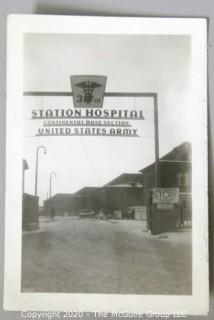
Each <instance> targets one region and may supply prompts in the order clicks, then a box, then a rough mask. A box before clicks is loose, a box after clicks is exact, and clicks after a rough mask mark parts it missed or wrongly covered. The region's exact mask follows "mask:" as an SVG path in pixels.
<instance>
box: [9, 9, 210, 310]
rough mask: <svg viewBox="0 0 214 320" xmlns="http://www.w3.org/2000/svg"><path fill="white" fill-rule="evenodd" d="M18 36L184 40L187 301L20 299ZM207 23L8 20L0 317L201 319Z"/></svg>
mask: <svg viewBox="0 0 214 320" xmlns="http://www.w3.org/2000/svg"><path fill="white" fill-rule="evenodd" d="M24 33H46V34H47V33H55V34H61V33H62V34H66V33H67V34H104V35H105V34H121V35H122V34H142V35H143V34H145V35H164V34H167V35H169V34H170V35H189V36H191V48H192V50H191V63H192V74H191V78H192V102H193V103H194V106H195V112H194V114H193V118H192V121H193V126H194V136H193V140H192V141H193V143H192V203H193V214H192V216H193V227H192V232H193V235H192V253H193V255H192V257H193V258H192V265H193V272H192V284H193V288H192V289H193V291H192V296H174V295H173V296H172V295H170V296H169V295H121V294H72V293H69V294H68V293H22V292H21V245H22V242H21V240H22V224H21V218H22V214H21V212H22V210H21V208H22V197H21V195H22V140H23V134H22V128H23V116H22V112H23V40H24V37H23V35H24ZM206 34H207V21H206V19H199V18H195V19H193V18H190V19H189V18H173V19H172V18H125V17H123V18H122V17H119V18H118V17H88V16H46V15H10V16H9V17H8V46H7V48H8V51H7V112H6V114H7V133H6V202H5V272H4V309H5V310H40V311H41V310H44V311H48V310H49V311H65V310H70V311H72V310H73V311H85V312H95V311H99V312H135V313H140V314H142V313H146V312H148V311H153V312H160V313H174V312H176V311H179V312H185V314H195V315H196V314H197V315H198V314H201V315H202V314H207V312H208V303H209V285H208V164H207V162H208V161H207V54H206V48H207V35H206Z"/></svg>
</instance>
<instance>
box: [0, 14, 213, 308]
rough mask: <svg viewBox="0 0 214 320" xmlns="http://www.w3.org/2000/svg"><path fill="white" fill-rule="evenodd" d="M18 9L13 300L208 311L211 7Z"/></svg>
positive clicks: (12, 45) (11, 304)
mask: <svg viewBox="0 0 214 320" xmlns="http://www.w3.org/2000/svg"><path fill="white" fill-rule="evenodd" d="M20 18H21V19H18V16H11V17H10V20H9V32H8V36H9V60H8V61H9V62H8V68H9V70H8V74H9V77H8V88H9V91H8V92H9V93H10V95H8V106H9V107H8V110H9V111H8V114H7V121H8V136H7V137H8V142H7V148H8V149H7V150H8V151H7V159H8V162H7V172H8V174H7V181H8V189H7V202H6V203H7V206H6V210H7V211H6V212H7V213H8V212H11V210H13V211H14V212H13V215H12V213H8V215H7V216H6V264H5V266H6V275H5V292H6V293H5V306H6V308H14V309H15V310H16V309H18V308H19V307H24V308H25V310H28V309H29V310H30V308H34V310H41V309H42V308H43V304H42V303H41V301H42V300H43V301H45V303H44V307H45V308H46V310H47V309H50V310H53V308H54V310H55V309H56V310H59V308H61V307H62V308H63V309H62V310H65V309H68V308H69V303H70V304H72V305H73V306H74V310H82V311H93V310H96V308H95V307H94V306H95V304H96V301H97V302H98V301H99V305H98V306H97V308H98V311H112V310H113V311H114V310H117V311H121V310H123V308H124V311H133V312H134V311H136V312H144V311H145V309H146V308H147V306H148V304H150V305H151V306H152V309H153V310H154V311H160V312H161V311H164V310H168V309H170V308H173V304H174V305H175V303H176V304H177V305H178V308H180V309H181V310H183V311H184V312H186V314H191V313H194V311H193V306H194V305H195V301H198V299H199V297H200V301H199V302H198V309H199V312H201V313H202V314H203V313H205V312H206V310H207V304H208V276H207V272H208V271H207V270H208V265H207V259H206V255H207V253H206V239H207V176H206V172H207V163H206V160H207V137H206V130H207V127H206V119H207V109H206V108H207V104H206V55H205V48H206V22H205V20H203V19H157V18H156V19H150V18H145V19H143V18H99V17H98V18H95V17H48V18H47V17H46V20H44V16H43V17H41V16H40V17H33V18H32V20H30V19H29V18H28V17H26V16H20ZM184 20H185V21H184ZM14 25H16V26H17V25H18V28H17V29H18V30H16V31H15V30H14ZM19 40H21V41H20V42H19ZM12 50H15V52H16V53H17V55H16V57H15V58H14V60H13V58H12V57H14V52H13V55H12ZM196 66H197V68H196ZM15 73H16V74H17V76H16V77H14V74H15ZM10 74H13V79H12V80H11V78H12V76H10ZM14 130H16V133H15V135H14ZM12 136H13V138H12ZM11 139H13V141H12V140H11ZM12 145H13V146H14V145H15V147H14V148H12ZM15 160H16V161H15ZM15 173H17V175H16V176H14V174H15ZM12 177H13V180H12ZM15 177H16V178H15ZM14 179H15V180H14ZM17 182H18V183H17ZM15 184H16V186H14V185H15ZM11 190H13V191H12V192H13V194H14V196H13V197H12V194H11ZM15 211H16V212H15ZM14 215H16V218H13V216H14ZM11 219H15V220H14V221H13V222H14V223H13V224H11ZM11 236H14V239H15V240H16V241H15V242H14V243H13V245H11V242H10V241H9V240H10V239H9V238H10V237H11ZM14 251H15V254H14ZM12 261H13V262H14V263H12ZM14 265H15V266H14ZM14 269H16V271H15V272H14ZM199 288H201V291H200V292H199ZM14 297H16V301H14V299H13V298H14ZM17 297H18V298H17ZM34 297H36V299H35V298H34ZM57 297H60V299H58V298H57ZM166 298H167V300H166ZM54 299H55V300H54ZM96 299H98V300H96ZM170 299H171V300H170ZM57 300H58V301H57ZM169 301H171V306H170V303H169ZM51 307H52V309H51ZM109 308H110V309H109ZM150 308H151V307H150ZM167 308H168V309H167Z"/></svg>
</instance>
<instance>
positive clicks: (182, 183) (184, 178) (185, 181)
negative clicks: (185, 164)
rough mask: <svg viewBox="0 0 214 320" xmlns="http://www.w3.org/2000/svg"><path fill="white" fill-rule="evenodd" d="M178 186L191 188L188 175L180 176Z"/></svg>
mask: <svg viewBox="0 0 214 320" xmlns="http://www.w3.org/2000/svg"><path fill="white" fill-rule="evenodd" d="M178 186H179V187H184V186H189V175H188V174H178Z"/></svg>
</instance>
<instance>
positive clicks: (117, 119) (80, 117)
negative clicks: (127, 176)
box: [24, 75, 159, 187]
mask: <svg viewBox="0 0 214 320" xmlns="http://www.w3.org/2000/svg"><path fill="white" fill-rule="evenodd" d="M105 86H106V77H105V76H94V75H93V76H89V75H87V76H79V75H77V76H71V87H72V92H41V91H34V92H31V91H26V92H24V96H25V99H24V105H25V108H24V112H25V119H26V121H27V124H26V125H25V137H32V136H37V137H42V136H45V137H50V136H55V137H56V136H76V137H77V136H85V137H86V136H95V137H111V138H113V137H119V138H120V139H121V141H122V138H124V137H125V138H135V139H137V138H138V140H137V141H138V142H136V140H135V143H134V144H135V145H136V150H138V151H139V147H140V146H139V143H140V140H139V138H142V140H141V141H145V140H147V146H149V149H150V151H149V152H150V153H151V149H152V150H153V154H154V160H155V181H154V185H155V187H158V186H159V165H158V163H159V134H158V94H157V93H156V92H122V91H120V92H105ZM71 97H73V99H70V98H71ZM72 100H73V105H71V103H72ZM29 106H31V108H29ZM32 120H37V121H33V122H32ZM139 120H140V121H139ZM29 121H30V122H29ZM142 123H143V125H142ZM105 139H106V138H105ZM105 139H104V140H105ZM143 139H144V140H143ZM104 140H103V141H104ZM123 140H124V139H123ZM148 141H150V142H148ZM137 143H138V145H137ZM153 146H154V147H153ZM147 150H148V149H147ZM133 156H135V157H137V156H139V152H138V153H137V154H135V155H133ZM150 163H151V162H150ZM140 169H142V168H139V170H140Z"/></svg>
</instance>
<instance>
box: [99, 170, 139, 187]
mask: <svg viewBox="0 0 214 320" xmlns="http://www.w3.org/2000/svg"><path fill="white" fill-rule="evenodd" d="M115 185H117V186H121V187H142V186H143V175H142V173H122V174H121V175H120V176H118V177H116V178H115V179H113V180H111V181H110V182H108V183H106V184H105V185H104V187H106V186H115Z"/></svg>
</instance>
